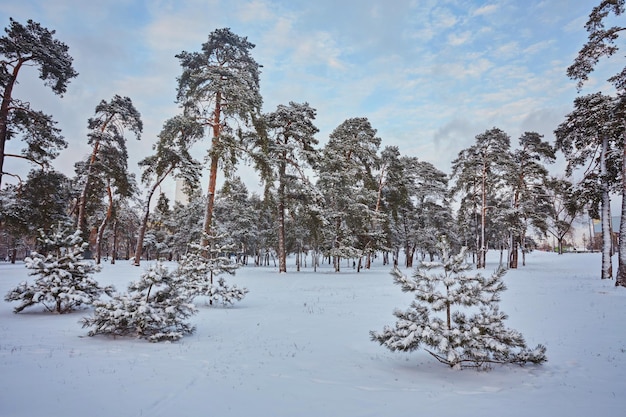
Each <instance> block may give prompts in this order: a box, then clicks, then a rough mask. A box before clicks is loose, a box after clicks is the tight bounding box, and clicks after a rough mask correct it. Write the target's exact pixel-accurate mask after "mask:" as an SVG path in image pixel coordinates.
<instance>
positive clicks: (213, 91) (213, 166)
mask: <svg viewBox="0 0 626 417" xmlns="http://www.w3.org/2000/svg"><path fill="white" fill-rule="evenodd" d="M253 48H254V44H252V43H251V42H249V41H248V39H247V38H246V37H240V36H238V35H236V34H234V33H233V32H232V31H231V30H230V29H229V28H223V29H217V30H215V31H213V32H211V34H210V35H209V39H208V40H207V41H206V42H205V43H204V44H202V52H193V53H190V52H186V51H183V52H181V53H180V54H178V55H176V57H177V58H178V59H179V60H180V64H181V67H182V70H183V71H182V74H181V76H180V77H179V78H178V94H177V98H178V102H179V103H180V104H181V106H182V107H183V109H184V111H185V115H186V116H188V117H192V118H194V119H195V120H196V121H197V122H198V123H200V124H202V125H203V126H206V127H209V128H210V129H211V131H212V132H211V149H210V151H209V157H208V159H209V185H208V190H207V201H206V203H207V206H206V211H205V216H204V227H203V229H204V233H206V234H207V235H210V234H211V227H212V222H213V207H214V202H215V192H216V188H217V170H218V166H222V167H228V166H231V165H234V163H235V162H236V160H237V159H238V157H239V155H240V154H241V150H242V148H243V147H244V146H242V143H241V139H242V138H241V136H240V135H239V137H237V136H238V134H239V133H241V132H239V131H238V130H241V127H242V126H247V125H250V123H251V122H252V120H253V119H254V118H257V117H258V115H259V113H260V110H261V105H262V98H261V94H260V91H259V72H260V71H259V64H258V63H257V62H256V61H255V60H254V59H253V58H252V55H251V54H250V51H251V50H252V49H253ZM235 124H237V125H238V126H237V127H238V128H239V129H237V128H236V127H235ZM203 244H206V242H203Z"/></svg>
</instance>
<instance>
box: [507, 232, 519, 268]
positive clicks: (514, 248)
mask: <svg viewBox="0 0 626 417" xmlns="http://www.w3.org/2000/svg"><path fill="white" fill-rule="evenodd" d="M518 246H519V245H518V240H517V239H516V237H515V236H513V238H512V239H511V262H510V263H509V268H511V269H516V268H517V262H518V256H519V255H518V251H519V247H518Z"/></svg>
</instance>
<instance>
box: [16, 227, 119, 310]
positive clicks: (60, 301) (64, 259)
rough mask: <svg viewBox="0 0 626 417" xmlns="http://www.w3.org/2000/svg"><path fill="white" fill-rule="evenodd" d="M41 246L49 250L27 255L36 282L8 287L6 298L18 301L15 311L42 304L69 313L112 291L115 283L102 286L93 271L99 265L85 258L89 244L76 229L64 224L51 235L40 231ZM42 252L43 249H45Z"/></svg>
mask: <svg viewBox="0 0 626 417" xmlns="http://www.w3.org/2000/svg"><path fill="white" fill-rule="evenodd" d="M39 241H40V244H41V247H42V248H44V249H45V251H46V254H45V255H44V254H41V253H38V252H33V253H32V254H31V256H30V257H28V258H26V259H25V262H26V268H28V269H31V270H32V272H29V275H31V276H37V278H36V279H35V282H34V283H33V284H29V283H27V282H26V281H24V282H22V283H20V284H19V285H18V286H17V287H15V288H14V289H12V290H11V291H9V292H8V293H7V294H6V296H5V297H4V299H5V300H6V301H18V302H19V303H20V304H19V305H18V306H17V307H15V309H14V312H16V313H19V312H20V311H22V310H24V309H25V308H26V307H30V306H33V305H35V304H42V305H43V306H44V307H45V308H46V309H47V310H48V311H51V312H55V313H67V312H69V311H72V310H74V309H76V308H77V307H79V306H81V305H89V304H92V303H93V302H94V301H95V300H97V299H98V298H99V297H100V296H101V295H102V294H103V293H107V294H111V293H112V292H113V287H104V288H103V287H100V285H98V282H97V281H96V280H94V279H93V278H92V276H91V275H92V274H93V273H95V272H98V271H100V268H99V266H98V265H95V264H94V263H93V262H91V261H87V260H84V259H83V252H84V251H85V248H86V246H87V244H86V243H83V240H82V238H81V237H80V232H79V231H77V232H75V233H73V234H70V233H69V232H68V231H67V230H66V229H64V228H63V227H58V228H56V229H53V230H52V231H51V232H50V234H49V235H47V234H46V233H44V232H43V230H42V231H40V238H39ZM42 252H43V251H42Z"/></svg>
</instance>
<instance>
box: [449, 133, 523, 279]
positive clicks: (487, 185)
mask: <svg viewBox="0 0 626 417" xmlns="http://www.w3.org/2000/svg"><path fill="white" fill-rule="evenodd" d="M510 145H511V140H510V138H509V135H507V134H506V133H505V132H503V131H502V130H500V129H498V128H496V127H494V128H492V129H489V130H486V131H485V132H484V133H481V134H479V135H477V136H476V143H475V144H474V145H473V146H471V147H469V148H467V149H464V150H462V151H461V152H459V156H458V157H457V158H456V159H455V160H454V161H453V162H452V177H453V178H454V179H455V180H456V183H455V184H454V186H453V187H452V192H453V193H454V194H460V195H461V198H462V200H461V209H464V210H471V211H473V213H472V214H473V215H474V216H477V217H479V218H480V223H479V226H478V227H475V230H476V232H478V233H477V234H476V237H475V238H476V247H475V249H476V250H477V251H478V263H477V265H478V267H479V268H484V267H485V258H486V256H487V250H488V249H489V245H488V242H487V237H488V236H489V233H487V228H488V220H489V210H490V209H492V208H495V207H497V206H498V203H497V200H498V199H499V198H500V197H501V195H500V194H501V190H502V187H503V186H504V184H505V183H506V178H507V174H508V173H509V172H510V171H511V169H510V166H511V153H510V150H509V149H510ZM461 215H462V216H465V217H466V218H469V215H468V213H462V214H461Z"/></svg>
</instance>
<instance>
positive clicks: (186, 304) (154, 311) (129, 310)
mask: <svg viewBox="0 0 626 417" xmlns="http://www.w3.org/2000/svg"><path fill="white" fill-rule="evenodd" d="M192 299H193V297H192V296H191V295H190V294H189V292H188V291H187V290H186V287H185V285H184V283H183V281H182V278H181V276H180V275H179V274H178V273H176V271H174V272H172V271H170V270H168V269H167V268H166V267H164V266H163V265H162V264H161V263H157V264H155V265H151V266H150V268H149V269H148V270H147V271H146V272H145V273H144V274H142V275H141V278H140V279H139V281H137V282H131V283H130V284H129V286H128V293H123V294H116V295H115V296H113V297H112V298H111V299H110V300H108V301H96V302H94V307H95V310H94V313H93V316H92V317H86V318H83V319H82V324H83V327H92V328H93V329H92V330H90V331H89V333H88V334H89V336H95V335H97V334H104V335H113V336H136V337H138V338H143V339H147V340H149V341H151V342H159V341H163V340H178V339H180V338H182V337H183V336H185V335H187V334H191V333H193V331H194V330H195V328H194V327H193V326H191V325H190V324H189V323H188V322H186V320H187V319H188V318H189V317H191V316H192V315H193V314H195V313H196V311H197V309H196V307H195V306H194V305H193V303H192Z"/></svg>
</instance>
